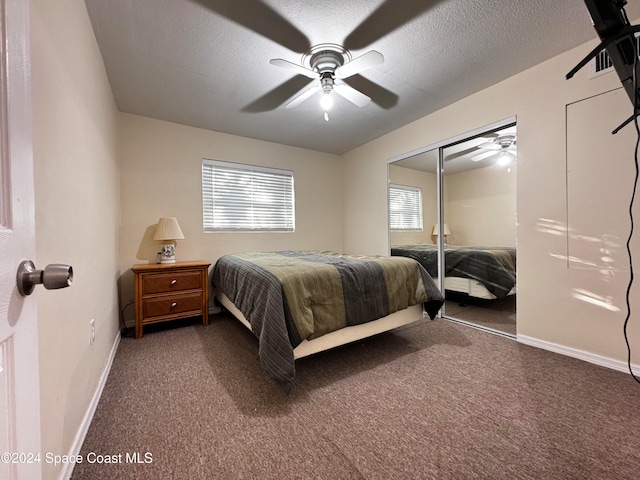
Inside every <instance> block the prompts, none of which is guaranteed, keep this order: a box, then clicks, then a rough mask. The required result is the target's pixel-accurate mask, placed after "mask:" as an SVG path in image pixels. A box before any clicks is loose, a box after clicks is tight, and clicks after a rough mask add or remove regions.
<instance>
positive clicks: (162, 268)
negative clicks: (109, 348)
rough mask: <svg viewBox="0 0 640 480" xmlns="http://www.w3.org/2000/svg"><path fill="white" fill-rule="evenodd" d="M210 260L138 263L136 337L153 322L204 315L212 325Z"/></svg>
mask: <svg viewBox="0 0 640 480" xmlns="http://www.w3.org/2000/svg"><path fill="white" fill-rule="evenodd" d="M210 265H211V263H208V262H176V263H159V264H149V265H134V266H133V267H131V271H132V272H133V273H134V277H135V296H136V334H135V336H136V338H141V337H142V328H143V327H144V325H149V324H151V323H158V322H167V321H170V320H177V319H180V318H188V317H195V316H196V315H202V323H203V324H204V325H209V266H210Z"/></svg>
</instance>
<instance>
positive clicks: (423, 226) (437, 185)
mask: <svg viewBox="0 0 640 480" xmlns="http://www.w3.org/2000/svg"><path fill="white" fill-rule="evenodd" d="M515 160H516V126H515V123H514V122H511V123H507V122H505V123H503V124H501V125H493V126H491V127H487V128H486V129H479V130H478V131H476V132H472V133H470V134H469V135H468V136H461V137H459V138H456V139H454V140H453V141H451V142H446V141H445V142H442V143H441V144H439V145H436V146H434V147H433V148H429V147H427V148H425V149H423V150H420V151H417V152H416V153H413V154H409V155H407V156H403V157H399V158H398V159H396V160H395V161H393V162H391V163H390V164H389V184H390V191H389V225H390V245H391V254H392V255H402V256H408V257H411V258H415V259H416V260H418V261H419V262H420V263H421V264H422V265H423V266H424V267H425V268H426V269H427V271H428V272H429V273H430V274H431V276H432V277H433V278H434V279H438V276H439V272H440V271H441V272H444V275H443V280H442V281H441V282H438V284H439V285H440V287H441V289H443V290H444V292H445V298H446V302H445V305H444V307H443V310H442V315H443V316H444V317H445V318H448V319H451V320H454V321H458V322H462V323H467V324H469V325H471V326H475V327H478V328H483V329H487V330H490V331H492V332H494V333H499V334H502V335H508V336H515V335H516V298H517V297H516V289H517V287H516V177H515V163H516V162H515ZM439 166H440V168H439ZM440 219H442V220H443V222H442V227H440V222H439V220H440ZM439 242H440V243H441V245H440V244H439ZM440 262H441V263H440Z"/></svg>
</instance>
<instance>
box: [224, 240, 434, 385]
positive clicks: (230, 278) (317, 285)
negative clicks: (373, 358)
mask: <svg viewBox="0 0 640 480" xmlns="http://www.w3.org/2000/svg"><path fill="white" fill-rule="evenodd" d="M212 282H213V286H214V288H215V291H216V298H217V299H218V301H219V302H220V303H221V304H222V305H223V306H224V307H225V308H227V310H229V312H231V313H232V314H233V315H234V316H235V317H236V318H238V319H239V320H240V321H241V322H242V323H243V324H244V325H245V326H247V327H248V328H249V329H250V330H251V331H252V332H253V333H254V335H255V336H256V337H257V338H258V344H259V349H258V354H259V357H260V363H261V365H262V368H263V369H264V370H265V371H266V373H267V374H268V375H269V376H270V377H271V378H272V379H273V380H274V381H275V382H276V383H277V384H278V385H280V387H282V389H283V390H284V391H285V392H287V393H288V392H289V391H291V388H292V386H293V383H294V378H295V359H296V358H301V357H303V356H307V355H311V354H313V353H317V352H319V351H323V350H327V349H330V348H333V347H336V346H338V345H343V344H345V343H349V342H352V341H355V340H359V339H361V338H365V337H368V336H371V335H375V334H377V333H382V332H384V331H388V330H391V329H393V328H397V327H399V326H402V325H406V324H409V323H412V322H415V321H417V320H420V319H422V318H423V316H424V313H426V314H427V315H428V316H429V317H430V318H432V319H433V318H435V316H436V314H437V312H438V311H439V310H440V307H441V306H442V303H443V301H444V298H443V296H442V294H441V293H440V291H439V290H438V288H437V286H436V284H435V282H434V281H433V279H432V278H431V277H430V276H429V274H428V273H427V271H426V270H425V269H424V268H423V267H422V266H421V265H420V264H419V263H418V262H416V261H415V260H412V259H409V258H402V259H401V258H400V257H381V256H352V255H342V254H338V253H334V252H300V251H278V252H252V253H243V254H236V255H225V256H223V257H221V258H220V259H218V261H217V262H216V264H215V266H214V269H213V277H212Z"/></svg>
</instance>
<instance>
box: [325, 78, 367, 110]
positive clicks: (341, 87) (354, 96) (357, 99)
mask: <svg viewBox="0 0 640 480" xmlns="http://www.w3.org/2000/svg"><path fill="white" fill-rule="evenodd" d="M334 91H335V92H336V93H337V94H338V95H340V96H342V97H344V98H346V99H347V100H349V101H350V102H351V103H353V104H354V105H357V106H358V107H364V106H365V105H367V104H368V103H369V102H370V101H371V99H370V98H369V97H367V96H366V95H365V94H364V93H362V92H359V91H358V90H356V89H355V88H353V87H350V86H349V85H347V84H346V83H338V84H336V86H335V87H334Z"/></svg>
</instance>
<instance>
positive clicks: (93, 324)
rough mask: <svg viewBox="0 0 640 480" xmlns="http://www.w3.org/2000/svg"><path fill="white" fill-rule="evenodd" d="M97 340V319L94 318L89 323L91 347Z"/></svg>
mask: <svg viewBox="0 0 640 480" xmlns="http://www.w3.org/2000/svg"><path fill="white" fill-rule="evenodd" d="M95 339H96V319H95V318H92V319H91V320H90V321H89V345H93V342H94V340H95Z"/></svg>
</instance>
